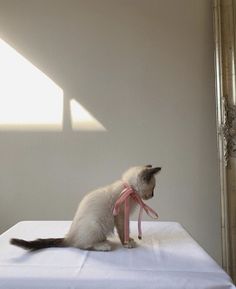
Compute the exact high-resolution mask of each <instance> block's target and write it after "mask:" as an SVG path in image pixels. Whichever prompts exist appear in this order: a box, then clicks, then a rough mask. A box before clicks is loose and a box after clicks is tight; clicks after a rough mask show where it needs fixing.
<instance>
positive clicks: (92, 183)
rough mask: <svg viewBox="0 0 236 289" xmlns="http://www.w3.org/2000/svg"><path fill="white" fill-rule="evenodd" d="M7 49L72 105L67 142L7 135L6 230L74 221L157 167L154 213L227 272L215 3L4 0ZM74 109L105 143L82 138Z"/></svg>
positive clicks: (1, 144)
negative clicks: (109, 187) (135, 173)
mask: <svg viewBox="0 0 236 289" xmlns="http://www.w3.org/2000/svg"><path fill="white" fill-rule="evenodd" d="M0 37H1V38H2V39H4V40H5V41H7V42H8V43H9V44H10V45H11V46H13V47H14V48H16V49H17V50H18V51H19V52H20V53H21V54H22V55H24V56H25V57H26V58H27V59H29V60H30V61H31V62H32V63H34V64H35V65H36V66H37V67H38V68H40V69H41V70H42V71H43V72H45V73H46V74H47V75H48V76H49V77H51V78H52V79H53V80H54V81H55V82H56V83H57V84H58V85H59V86H60V87H61V88H62V89H63V90H64V97H65V107H64V109H65V112H64V129H63V131H62V132H34V131H31V132H0V154H1V156H0V159H1V163H0V198H1V202H0V229H1V230H2V231H3V230H5V229H7V228H8V227H9V226H11V225H13V224H14V223H16V222H17V221H20V220H28V219H30V220H36V219H40V220H42V219H43V220H48V219H50V220H51V219H71V218H72V217H73V215H74V212H75V209H76V207H77V203H78V202H79V200H80V199H81V198H82V196H83V194H84V193H85V192H87V191H88V190H90V189H93V188H96V187H98V186H101V185H104V184H107V183H109V182H111V181H113V180H115V179H117V178H118V177H119V176H120V174H121V173H122V171H123V170H124V169H126V168H127V167H129V166H131V165H136V164H149V163H152V164H154V165H158V166H162V167H163V171H162V173H161V175H160V177H159V183H158V186H157V193H156V196H155V199H154V200H152V201H151V202H150V204H151V205H152V206H153V207H154V208H156V209H157V210H158V212H159V214H160V216H161V220H173V221H177V222H180V223H181V224H183V225H184V226H185V228H186V229H187V230H188V231H189V232H190V233H191V234H192V236H193V237H194V238H195V239H196V240H197V241H198V242H199V243H200V244H201V245H202V246H203V247H204V248H205V249H206V250H207V251H208V252H209V253H210V254H211V255H212V256H213V257H214V258H216V259H217V260H218V261H219V262H220V256H221V253H220V246H221V241H220V197H219V181H218V170H217V149H216V128H215V99H214V70H213V36H212V16H211V4H210V0H209V1H208V0H197V1H196V0H135V1H134V0H93V1H91V0H40V1H39V0H21V1H17V0H0ZM13 69H14V68H13ZM19 97H20V96H19ZM71 98H75V99H77V100H78V101H79V102H80V103H81V104H82V105H84V106H85V107H86V108H87V109H88V110H89V111H90V112H91V113H92V114H93V115H94V116H95V117H96V118H97V119H98V120H99V121H101V122H102V124H103V125H104V126H105V127H106V128H107V130H108V131H107V132H105V133H98V132H97V133H94V132H87V133H86V132H83V133H80V132H73V131H72V130H71V128H70V123H69V107H68V103H69V100H70V99H71Z"/></svg>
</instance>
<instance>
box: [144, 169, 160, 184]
mask: <svg viewBox="0 0 236 289" xmlns="http://www.w3.org/2000/svg"><path fill="white" fill-rule="evenodd" d="M160 170H161V168H160V167H156V168H148V169H146V170H144V171H143V175H142V177H143V179H144V181H145V182H147V183H148V182H150V180H151V178H152V177H153V176H154V175H155V174H157V173H158V172H160Z"/></svg>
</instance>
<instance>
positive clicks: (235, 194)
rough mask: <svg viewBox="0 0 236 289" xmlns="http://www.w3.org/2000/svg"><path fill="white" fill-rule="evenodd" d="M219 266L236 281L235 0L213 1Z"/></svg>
mask: <svg viewBox="0 0 236 289" xmlns="http://www.w3.org/2000/svg"><path fill="white" fill-rule="evenodd" d="M213 12H214V13H213V15H214V39H215V87H216V115H217V136H218V152H219V165H220V183H221V212H222V214H221V216H222V218H221V225H222V265H223V268H224V269H225V270H226V271H227V272H228V273H229V274H230V275H231V277H232V278H233V280H234V282H236V82H235V80H236V78H235V53H236V50H235V45H236V42H235V39H236V27H235V24H236V18H235V17H236V0H213Z"/></svg>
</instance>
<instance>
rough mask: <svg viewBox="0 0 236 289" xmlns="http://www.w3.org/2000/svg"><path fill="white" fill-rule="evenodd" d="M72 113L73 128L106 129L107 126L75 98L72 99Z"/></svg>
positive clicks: (85, 129) (83, 129) (81, 129)
mask: <svg viewBox="0 0 236 289" xmlns="http://www.w3.org/2000/svg"><path fill="white" fill-rule="evenodd" d="M70 113H71V126H72V129H73V130H80V131H106V128H105V127H104V126H103V125H102V124H101V123H100V122H99V121H98V120H97V119H96V118H95V117H94V116H92V115H91V114H90V113H89V112H88V111H87V110H86V109H85V108H84V107H83V106H82V105H81V104H80V103H78V101H76V100H75V99H71V100H70Z"/></svg>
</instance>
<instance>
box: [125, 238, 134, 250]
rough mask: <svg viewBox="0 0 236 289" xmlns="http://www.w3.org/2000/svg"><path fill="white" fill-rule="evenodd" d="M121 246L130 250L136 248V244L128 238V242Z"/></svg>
mask: <svg viewBox="0 0 236 289" xmlns="http://www.w3.org/2000/svg"><path fill="white" fill-rule="evenodd" d="M123 246H124V247H125V248H128V249H132V248H135V247H136V242H135V241H134V239H133V238H129V242H128V243H126V244H123Z"/></svg>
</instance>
